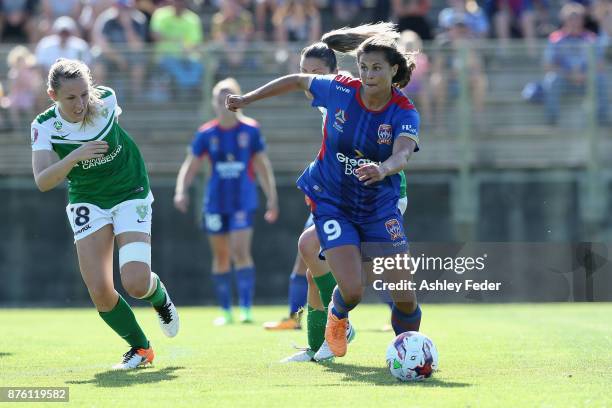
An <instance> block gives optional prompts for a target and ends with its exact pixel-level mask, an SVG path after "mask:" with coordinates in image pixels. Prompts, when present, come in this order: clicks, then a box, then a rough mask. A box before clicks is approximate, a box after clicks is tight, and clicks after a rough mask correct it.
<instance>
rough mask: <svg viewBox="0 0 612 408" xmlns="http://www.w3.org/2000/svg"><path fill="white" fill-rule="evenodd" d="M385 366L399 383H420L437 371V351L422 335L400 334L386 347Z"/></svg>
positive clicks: (428, 339) (427, 338)
mask: <svg viewBox="0 0 612 408" xmlns="http://www.w3.org/2000/svg"><path fill="white" fill-rule="evenodd" d="M387 366H388V367H389V371H391V375H393V376H394V377H395V378H397V379H398V380H400V381H420V380H423V379H425V378H429V377H431V375H432V373H433V372H434V370H437V369H438V350H436V346H435V345H434V344H433V341H431V339H430V338H429V337H427V336H425V335H424V334H421V333H419V332H415V331H408V332H405V333H401V334H400V335H398V336H397V337H396V338H395V340H393V341H392V342H391V344H389V347H387Z"/></svg>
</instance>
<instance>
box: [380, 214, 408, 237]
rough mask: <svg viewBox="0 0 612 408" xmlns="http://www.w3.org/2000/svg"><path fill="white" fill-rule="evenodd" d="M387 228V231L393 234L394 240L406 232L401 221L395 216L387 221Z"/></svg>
mask: <svg viewBox="0 0 612 408" xmlns="http://www.w3.org/2000/svg"><path fill="white" fill-rule="evenodd" d="M385 228H386V229H387V232H388V233H389V235H390V236H391V239H392V240H394V241H395V240H396V239H399V238H402V237H403V236H404V234H403V233H402V227H401V225H400V223H399V221H398V220H396V219H395V218H391V219H390V220H388V221H386V222H385Z"/></svg>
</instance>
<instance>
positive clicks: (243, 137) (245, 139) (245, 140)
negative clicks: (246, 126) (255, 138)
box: [238, 132, 249, 149]
mask: <svg viewBox="0 0 612 408" xmlns="http://www.w3.org/2000/svg"><path fill="white" fill-rule="evenodd" d="M238 147H240V148H241V149H244V148H246V147H249V134H248V133H247V132H240V134H239V135H238Z"/></svg>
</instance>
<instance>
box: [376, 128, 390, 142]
mask: <svg viewBox="0 0 612 408" xmlns="http://www.w3.org/2000/svg"><path fill="white" fill-rule="evenodd" d="M391 138H392V132H391V125H387V124H386V123H383V124H382V125H380V126H379V127H378V140H377V143H378V144H386V145H390V144H391Z"/></svg>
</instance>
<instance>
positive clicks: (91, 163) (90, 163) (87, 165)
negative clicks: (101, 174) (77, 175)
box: [77, 145, 123, 170]
mask: <svg viewBox="0 0 612 408" xmlns="http://www.w3.org/2000/svg"><path fill="white" fill-rule="evenodd" d="M122 148H123V147H122V145H117V147H116V148H115V150H113V151H112V153H111V154H107V155H106V156H104V157H100V158H99V159H89V160H83V161H81V162H79V163H78V164H77V166H79V165H80V166H81V167H82V168H83V170H88V169H91V168H92V167H96V166H100V165H102V164H105V163H109V162H112V161H113V160H115V157H117V155H118V154H119V153H120V152H121V149H122Z"/></svg>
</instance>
